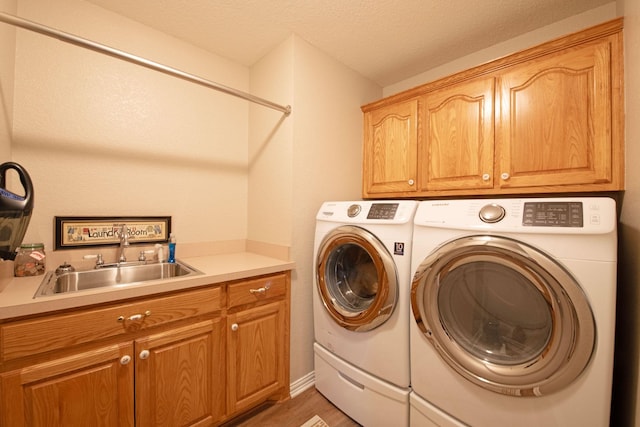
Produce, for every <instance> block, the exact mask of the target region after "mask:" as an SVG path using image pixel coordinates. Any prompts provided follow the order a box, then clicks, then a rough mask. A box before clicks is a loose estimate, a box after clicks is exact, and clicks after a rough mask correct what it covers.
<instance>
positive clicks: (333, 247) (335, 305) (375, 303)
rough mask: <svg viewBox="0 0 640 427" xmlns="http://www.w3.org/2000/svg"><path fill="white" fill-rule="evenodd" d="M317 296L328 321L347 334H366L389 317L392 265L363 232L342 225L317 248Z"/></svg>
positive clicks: (394, 291) (394, 287) (394, 282)
mask: <svg viewBox="0 0 640 427" xmlns="http://www.w3.org/2000/svg"><path fill="white" fill-rule="evenodd" d="M316 278H317V282H316V283H317V292H318V293H319V295H320V298H321V300H322V303H323V304H324V307H325V309H326V311H327V312H328V313H329V315H330V316H331V318H332V319H333V320H334V321H335V322H336V323H337V324H339V325H340V326H341V327H343V328H345V329H348V330H351V331H359V332H364V331H370V330H372V329H374V328H377V327H378V326H380V325H382V324H383V323H384V322H385V321H386V320H387V319H388V318H389V317H390V316H391V314H392V313H393V310H394V309H395V306H396V303H397V299H398V274H397V270H396V265H395V262H394V261H393V257H392V256H391V254H390V253H389V251H388V250H387V249H386V248H385V247H384V245H383V243H382V242H380V240H378V238H377V237H376V236H374V235H373V234H372V233H370V232H369V231H367V230H365V229H364V228H361V227H357V226H351V225H345V226H341V227H337V228H336V229H334V230H332V231H331V232H329V233H328V234H327V235H326V236H325V238H324V239H323V240H322V242H321V244H320V246H319V247H318V254H317V258H316Z"/></svg>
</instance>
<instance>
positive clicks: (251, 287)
mask: <svg viewBox="0 0 640 427" xmlns="http://www.w3.org/2000/svg"><path fill="white" fill-rule="evenodd" d="M286 294H287V275H286V274H275V275H272V276H264V277H260V278H257V279H253V280H243V281H239V282H234V283H230V284H229V288H228V295H229V304H228V307H229V308H231V307H236V306H239V305H243V304H251V303H255V302H260V301H264V300H267V299H271V298H284V297H285V295H286Z"/></svg>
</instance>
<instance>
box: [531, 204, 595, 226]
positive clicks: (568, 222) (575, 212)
mask: <svg viewBox="0 0 640 427" xmlns="http://www.w3.org/2000/svg"><path fill="white" fill-rule="evenodd" d="M583 223H584V220H583V212H582V202H525V204H524V212H523V215H522V225H524V226H533V227H582V225H583Z"/></svg>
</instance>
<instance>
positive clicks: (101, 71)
mask: <svg viewBox="0 0 640 427" xmlns="http://www.w3.org/2000/svg"><path fill="white" fill-rule="evenodd" d="M18 14H19V16H21V17H23V18H26V19H30V20H34V21H36V22H39V23H41V24H44V25H48V26H50V27H53V28H57V29H59V30H62V31H66V32H69V33H72V34H76V35H79V36H82V37H85V38H88V39H90V40H93V41H96V42H99V43H102V44H105V45H108V46H111V47H114V48H116V49H121V50H124V51H126V52H129V53H132V54H135V55H139V56H141V57H144V58H147V59H149V60H152V61H156V62H159V63H161V64H164V65H167V66H170V67H174V68H177V69H179V70H182V71H185V72H189V73H193V74H196V75H199V76H201V77H203V78H206V79H210V80H213V81H216V82H219V83H221V84H224V85H227V86H230V87H236V88H238V89H240V90H244V91H247V90H248V86H249V70H248V69H247V68H246V67H243V66H240V65H237V64H235V63H233V62H230V61H228V60H226V59H223V58H220V57H217V56H215V55H212V54H210V53H207V52H205V51H203V50H201V49H198V48H195V47H193V46H191V45H188V44H186V43H183V42H181V41H179V40H177V39H175V38H172V37H169V36H167V35H165V34H163V33H160V32H157V31H155V30H152V29H150V28H148V27H145V26H142V25H140V24H138V23H136V22H134V21H130V20H127V19H124V18H122V17H120V16H119V15H116V14H113V13H111V12H107V11H105V10H104V9H102V8H99V7H97V6H94V5H91V4H89V3H86V2H83V1H79V0H52V1H47V2H41V1H38V0H20V1H19V2H18ZM248 108H249V107H248V102H246V101H244V100H241V99H238V98H234V97H231V96H229V95H226V94H223V93H220V92H216V91H213V90H211V89H208V88H204V87H201V86H198V85H195V84H193V83H190V82H186V81H183V80H180V79H177V78H174V77H170V76H167V75H164V74H161V73H158V72H156V71H152V70H148V69H145V68H143V67H140V66H137V65H133V64H130V63H127V62H124V61H121V60H118V59H114V58H111V57H109V56H106V55H103V54H99V53H96V52H93V51H89V50H86V49H83V48H79V47H77V46H73V45H70V44H66V43H62V42H60V41H58V40H55V39H51V38H48V37H45V36H42V35H40V34H36V33H33V32H29V31H25V30H19V31H18V34H17V53H16V73H15V102H14V109H13V113H14V128H13V146H12V148H13V158H14V160H15V161H17V162H19V163H21V164H22V165H23V166H24V167H25V168H27V170H28V171H29V173H30V175H31V177H32V179H33V182H34V186H35V208H34V215H33V218H32V220H31V224H30V226H29V229H28V231H27V234H26V236H25V240H26V241H42V242H44V243H45V245H46V247H47V248H52V246H53V245H52V240H53V227H52V224H53V217H54V216H56V215H63V216H64V215H81V216H84V215H87V216H93V215H113V216H128V215H171V216H172V217H173V224H172V225H173V230H174V231H175V233H176V235H177V237H178V240H179V241H181V242H207V241H221V240H235V239H244V238H246V233H247V220H246V219H247V185H248V184H247V182H248V174H247V169H248V160H247V142H248Z"/></svg>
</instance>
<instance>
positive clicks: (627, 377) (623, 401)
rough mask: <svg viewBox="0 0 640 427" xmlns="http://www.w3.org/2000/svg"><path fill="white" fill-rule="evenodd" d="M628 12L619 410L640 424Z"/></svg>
mask: <svg viewBox="0 0 640 427" xmlns="http://www.w3.org/2000/svg"><path fill="white" fill-rule="evenodd" d="M618 6H619V9H618V13H619V14H620V15H624V37H625V52H624V53H625V104H626V111H625V114H626V120H625V139H626V191H625V194H624V200H623V203H622V215H621V217H620V232H619V235H620V253H619V257H618V260H619V267H620V268H619V272H620V275H619V280H618V317H617V323H616V327H617V334H616V359H615V363H616V370H615V372H614V374H615V376H614V407H613V409H614V416H615V418H614V419H613V422H612V423H611V425H612V426H613V425H615V426H640V389H639V387H640V381H638V373H639V372H640V366H639V365H640V338H639V337H640V169H639V168H638V166H637V164H638V161H640V121H638V118H639V117H640V96H639V95H638V94H640V2H638V0H618Z"/></svg>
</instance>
